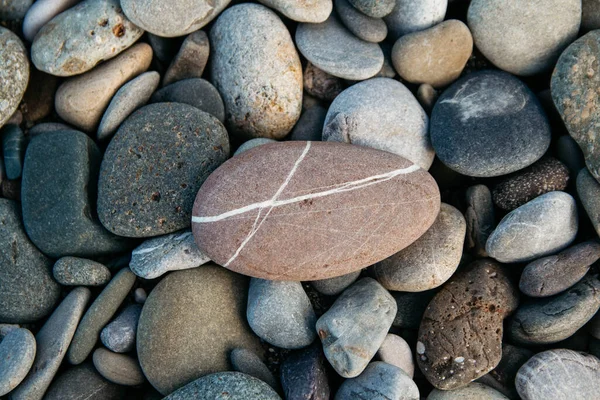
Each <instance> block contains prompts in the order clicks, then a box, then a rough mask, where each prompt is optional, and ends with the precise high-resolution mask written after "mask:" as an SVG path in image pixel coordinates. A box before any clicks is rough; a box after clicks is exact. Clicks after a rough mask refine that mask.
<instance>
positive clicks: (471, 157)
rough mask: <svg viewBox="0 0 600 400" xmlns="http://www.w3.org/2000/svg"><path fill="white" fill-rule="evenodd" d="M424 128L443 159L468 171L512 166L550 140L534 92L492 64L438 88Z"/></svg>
mask: <svg viewBox="0 0 600 400" xmlns="http://www.w3.org/2000/svg"><path fill="white" fill-rule="evenodd" d="M430 134H431V142H432V144H433V148H434V149H435V152H436V154H437V156H438V157H439V159H440V160H441V161H442V162H443V163H444V164H446V165H447V166H448V167H450V168H451V169H453V170H455V171H456V172H459V173H461V174H463V175H467V176H474V177H493V176H499V175H506V174H508V173H511V172H515V171H518V170H520V169H522V168H525V167H527V166H529V165H531V164H533V163H534V162H535V161H537V160H538V159H539V158H540V157H542V156H543V155H544V153H545V152H546V150H547V149H548V146H549V145H550V126H549V124H548V120H547V117H546V114H545V113H544V110H543V109H542V106H541V105H540V103H539V101H538V100H537V98H536V97H535V95H534V94H533V93H532V92H531V90H529V88H528V87H527V86H526V85H525V84H524V83H523V82H521V81H520V80H518V79H517V78H515V77H514V76H512V75H510V74H507V73H505V72H501V71H495V70H488V71H479V72H475V73H472V74H468V75H467V76H465V77H463V78H462V79H459V80H458V81H456V82H455V83H453V84H452V86H450V87H449V88H448V89H447V90H446V91H444V93H442V95H441V96H440V98H439V99H438V101H437V102H436V103H435V107H434V108H433V112H432V114H431V125H430Z"/></svg>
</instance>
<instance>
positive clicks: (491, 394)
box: [427, 382, 509, 400]
mask: <svg viewBox="0 0 600 400" xmlns="http://www.w3.org/2000/svg"><path fill="white" fill-rule="evenodd" d="M427 400H509V398H508V397H506V396H505V395H503V394H502V393H500V392H499V391H497V390H495V389H492V388H491V387H489V386H486V385H484V384H482V383H477V382H471V383H469V384H468V385H467V386H465V387H462V388H460V389H454V390H439V389H433V390H432V391H431V393H429V396H427Z"/></svg>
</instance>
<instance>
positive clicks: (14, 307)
mask: <svg viewBox="0 0 600 400" xmlns="http://www.w3.org/2000/svg"><path fill="white" fill-rule="evenodd" d="M21 221H22V219H21V210H20V207H19V203H17V202H14V201H11V200H7V199H0V243H3V246H0V322H16V323H22V322H33V321H35V320H38V319H40V318H42V317H44V316H46V315H47V314H49V313H50V312H51V311H52V309H53V308H54V305H55V304H56V302H57V301H58V299H59V296H60V285H58V284H57V283H56V282H55V281H54V280H53V279H52V275H51V273H50V270H51V265H52V263H51V261H50V260H49V259H48V258H46V257H45V256H44V255H43V254H42V253H40V251H39V250H38V249H37V248H36V247H35V246H34V245H33V243H31V241H30V240H29V238H28V237H27V235H26V234H25V230H24V229H23V223H22V222H21Z"/></svg>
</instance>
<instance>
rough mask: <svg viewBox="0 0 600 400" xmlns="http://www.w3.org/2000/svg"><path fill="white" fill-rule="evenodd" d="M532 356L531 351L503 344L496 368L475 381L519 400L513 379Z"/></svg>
mask: <svg viewBox="0 0 600 400" xmlns="http://www.w3.org/2000/svg"><path fill="white" fill-rule="evenodd" d="M534 354H535V353H534V352H533V351H531V350H528V349H525V348H523V347H516V346H513V345H510V344H508V343H504V344H503V345H502V359H501V360H500V363H498V366H497V367H496V368H494V369H493V370H491V371H490V372H489V373H488V374H486V375H484V376H482V377H481V378H479V379H477V382H480V383H483V384H485V385H487V386H489V387H491V388H494V389H496V390H497V391H499V392H501V393H503V394H504V395H505V396H508V397H509V398H510V399H519V395H518V393H517V389H516V388H515V377H516V376H517V371H519V368H521V366H522V365H523V364H525V363H526V362H527V360H529V359H530V358H531V357H532V356H533V355H534ZM467 387H468V386H467ZM457 400H459V399H457ZM474 400H477V399H474Z"/></svg>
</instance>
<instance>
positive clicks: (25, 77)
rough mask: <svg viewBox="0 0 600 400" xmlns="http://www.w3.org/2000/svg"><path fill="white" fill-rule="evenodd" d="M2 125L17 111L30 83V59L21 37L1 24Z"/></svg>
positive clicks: (0, 106) (0, 105)
mask: <svg viewBox="0 0 600 400" xmlns="http://www.w3.org/2000/svg"><path fill="white" fill-rule="evenodd" d="M0 78H1V79H2V85H0V99H1V100H0V127H2V126H3V125H4V124H5V123H6V122H7V121H8V120H9V119H10V117H12V115H13V114H14V113H15V111H17V107H18V106H19V103H20V102H21V99H22V98H23V96H24V95H25V89H27V84H28V83H29V59H28V57H27V50H26V49H25V46H23V42H21V39H19V37H18V36H17V35H15V34H14V33H12V32H11V31H9V30H8V29H6V28H4V27H1V26H0Z"/></svg>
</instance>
